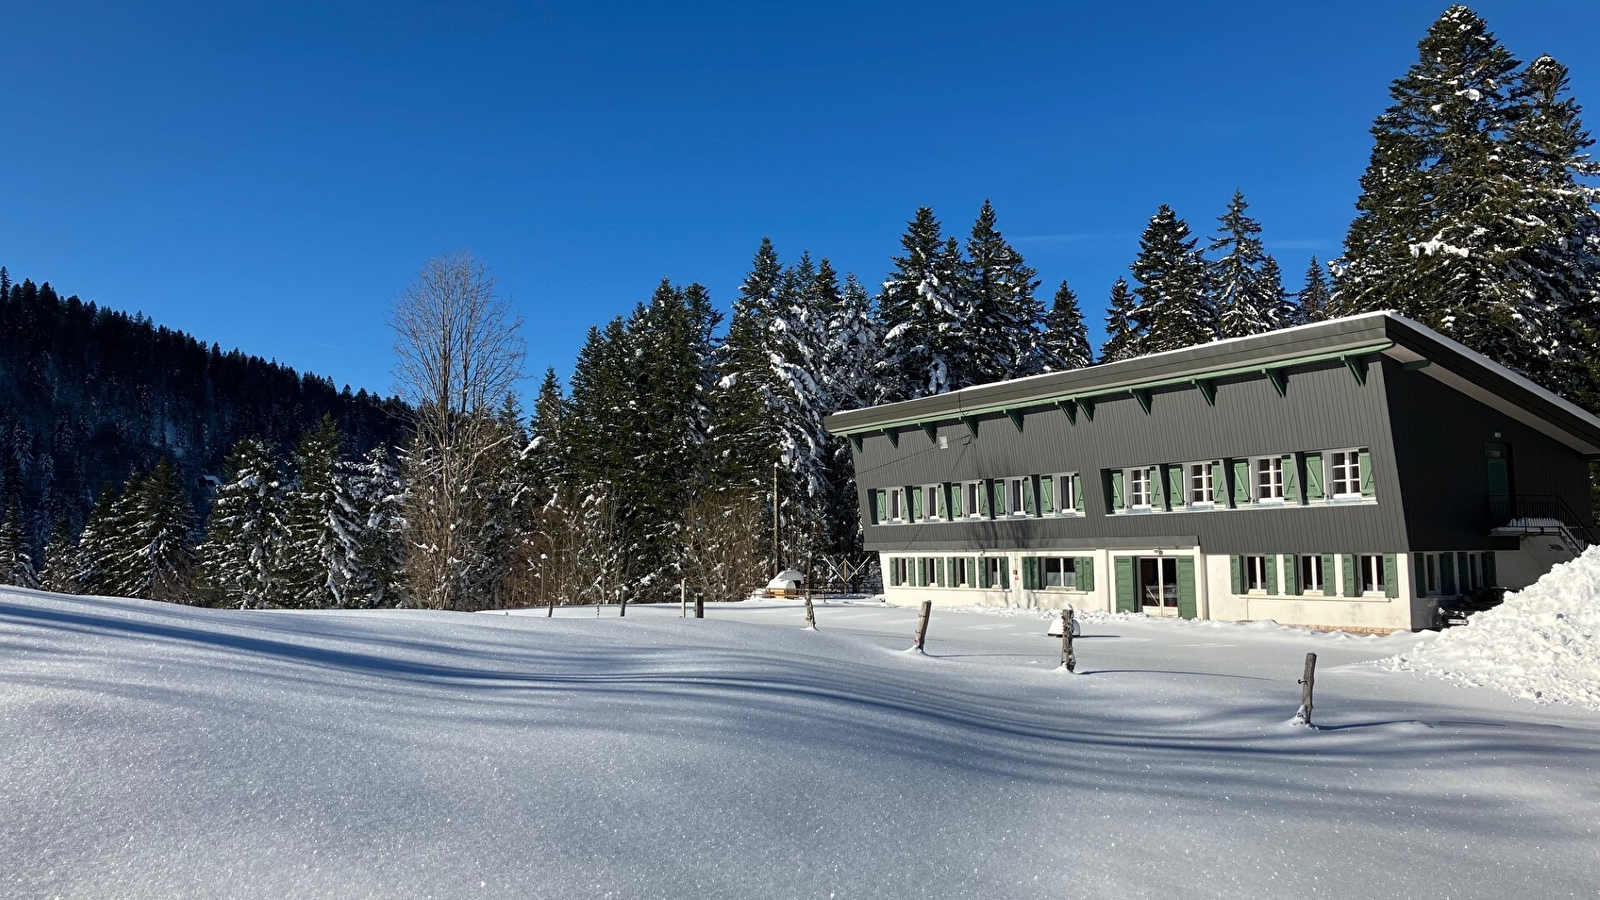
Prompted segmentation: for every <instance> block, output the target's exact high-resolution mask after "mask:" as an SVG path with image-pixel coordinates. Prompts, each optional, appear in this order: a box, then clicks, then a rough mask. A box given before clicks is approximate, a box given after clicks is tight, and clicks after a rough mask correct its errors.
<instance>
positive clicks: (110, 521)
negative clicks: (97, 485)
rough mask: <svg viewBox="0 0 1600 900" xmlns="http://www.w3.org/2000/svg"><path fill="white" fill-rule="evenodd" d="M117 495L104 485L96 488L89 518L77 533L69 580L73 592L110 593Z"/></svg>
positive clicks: (108, 486)
mask: <svg viewBox="0 0 1600 900" xmlns="http://www.w3.org/2000/svg"><path fill="white" fill-rule="evenodd" d="M117 499H118V495H117V493H116V491H114V490H112V488H111V485H109V484H107V485H105V486H103V487H102V488H101V489H100V496H99V498H98V499H96V500H95V504H94V508H93V509H92V510H91V511H90V513H89V519H88V521H87V522H86V523H84V526H83V531H81V532H80V533H79V534H78V546H77V551H76V553H74V569H73V574H72V580H73V581H74V582H75V583H76V585H77V590H79V591H82V592H84V593H90V594H109V593H112V591H111V590H110V585H111V581H112V563H113V559H114V557H115V548H114V547H113V546H112V545H113V539H114V535H115V529H116V514H115V513H116V506H117Z"/></svg>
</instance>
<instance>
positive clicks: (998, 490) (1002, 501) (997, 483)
mask: <svg viewBox="0 0 1600 900" xmlns="http://www.w3.org/2000/svg"><path fill="white" fill-rule="evenodd" d="M989 487H990V488H991V489H992V490H993V492H994V497H992V498H991V499H990V500H989V508H990V509H992V510H994V515H995V516H996V517H997V518H998V517H999V516H1000V515H1001V513H1000V511H1001V510H1005V511H1006V513H1008V514H1009V513H1010V512H1011V510H1010V508H1009V507H1007V506H1006V480H1005V479H1004V478H996V479H994V480H992V481H990V482H989Z"/></svg>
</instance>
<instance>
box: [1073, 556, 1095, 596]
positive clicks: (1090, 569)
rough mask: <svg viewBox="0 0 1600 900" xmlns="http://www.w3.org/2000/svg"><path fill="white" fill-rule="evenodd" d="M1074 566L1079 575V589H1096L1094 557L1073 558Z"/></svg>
mask: <svg viewBox="0 0 1600 900" xmlns="http://www.w3.org/2000/svg"><path fill="white" fill-rule="evenodd" d="M1072 568H1073V571H1074V572H1076V573H1077V575H1078V590H1080V591H1092V590H1094V557H1092V556H1080V557H1078V558H1077V559H1075V560H1073V562H1072Z"/></svg>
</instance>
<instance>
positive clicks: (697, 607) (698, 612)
mask: <svg viewBox="0 0 1600 900" xmlns="http://www.w3.org/2000/svg"><path fill="white" fill-rule="evenodd" d="M694 617H695V618H696V619H704V618H705V617H706V595H705V594H695V595H694Z"/></svg>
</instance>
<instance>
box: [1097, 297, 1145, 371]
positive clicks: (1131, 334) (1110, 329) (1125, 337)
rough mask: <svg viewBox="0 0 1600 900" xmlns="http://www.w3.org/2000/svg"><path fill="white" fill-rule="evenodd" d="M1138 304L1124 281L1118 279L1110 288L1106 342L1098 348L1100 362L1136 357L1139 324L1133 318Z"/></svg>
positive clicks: (1107, 303)
mask: <svg viewBox="0 0 1600 900" xmlns="http://www.w3.org/2000/svg"><path fill="white" fill-rule="evenodd" d="M1138 302H1139V301H1138V298H1137V297H1135V296H1134V295H1133V291H1132V289H1130V288H1129V287H1128V282H1127V281H1126V280H1125V279H1122V278H1118V279H1117V282H1116V284H1113V285H1112V286H1111V299H1110V300H1108V301H1107V302H1106V342H1105V343H1104V344H1102V345H1101V346H1100V361H1101V362H1116V361H1118V360H1122V359H1131V358H1133V357H1134V356H1137V355H1138V350H1137V346H1138V345H1137V341H1138V338H1139V336H1140V333H1139V331H1138V330H1137V329H1138V327H1139V323H1138V321H1137V320H1136V319H1135V318H1134V312H1135V309H1136V308H1137V306H1138Z"/></svg>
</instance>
